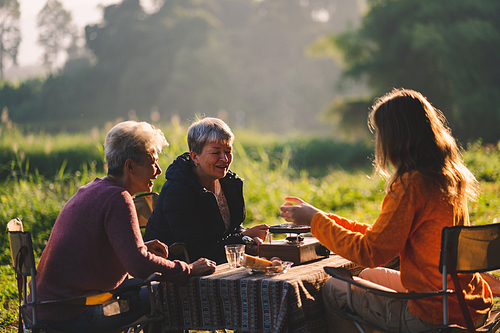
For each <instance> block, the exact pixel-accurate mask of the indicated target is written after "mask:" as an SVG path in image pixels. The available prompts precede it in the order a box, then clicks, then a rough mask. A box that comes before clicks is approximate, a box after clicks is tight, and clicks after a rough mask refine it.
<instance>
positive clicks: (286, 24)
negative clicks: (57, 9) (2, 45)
mask: <svg viewBox="0 0 500 333" xmlns="http://www.w3.org/2000/svg"><path fill="white" fill-rule="evenodd" d="M9 1H10V2H16V1H17V0H4V3H7V2H9ZM49 1H51V2H52V3H57V0H49ZM156 3H157V5H158V7H157V9H156V10H155V11H154V12H152V13H151V12H148V13H146V12H145V11H144V9H143V8H142V7H141V5H140V2H139V0H123V1H122V2H120V3H117V4H114V5H110V6H107V7H105V8H103V17H102V22H100V23H99V24H95V25H88V26H87V27H85V51H82V50H78V48H77V47H76V44H75V43H73V44H71V42H68V44H67V45H73V46H72V47H69V49H71V50H73V51H72V52H73V53H71V54H70V56H69V57H68V61H67V62H66V63H65V65H64V67H62V68H61V70H60V71H58V72H53V73H52V74H51V75H49V76H48V77H46V78H37V79H30V80H26V81H24V82H21V83H18V84H13V83H8V82H3V85H2V87H1V89H0V102H1V103H2V104H3V105H0V107H7V108H8V110H9V115H10V117H11V118H12V119H13V120H14V121H15V122H21V123H22V122H25V123H32V122H36V121H39V122H41V121H44V122H48V121H61V120H64V121H71V120H73V121H76V122H84V121H85V120H93V121H96V123H98V124H99V122H100V123H102V121H105V120H111V119H116V118H117V117H122V118H133V117H135V118H139V119H145V120H151V121H162V120H169V119H170V117H172V116H174V115H179V116H180V118H181V119H182V120H189V119H193V117H194V115H195V114H207V115H214V116H220V117H222V118H225V119H226V121H228V122H229V123H230V124H231V125H232V126H234V125H237V126H240V125H241V126H248V127H253V128H257V129H261V130H272V131H275V132H284V133H286V132H290V131H294V130H297V129H302V130H308V129H309V130H311V129H313V128H315V127H314V126H317V125H318V124H320V123H325V119H328V120H329V121H331V124H332V125H333V126H334V130H333V131H332V132H334V133H335V134H338V136H342V137H343V138H348V139H351V140H364V139H367V138H369V132H368V129H367V126H366V116H367V113H368V109H369V107H370V105H371V104H372V102H373V100H374V98H376V97H377V96H381V95H383V94H384V93H386V92H388V91H390V90H391V89H392V88H393V87H405V88H410V89H415V90H418V91H421V92H422V93H423V94H424V95H425V96H427V97H428V99H429V100H430V101H431V102H432V103H433V104H434V106H435V107H437V108H439V109H441V110H442V111H443V112H444V114H445V115H446V117H447V118H448V120H449V122H450V127H451V128H452V129H453V134H455V135H456V136H457V137H458V138H459V139H460V141H461V142H462V143H466V142H468V141H472V140H477V139H479V138H481V139H482V140H483V141H484V142H488V143H496V142H498V141H499V140H500V132H498V131H497V130H496V126H497V124H499V122H500V94H498V91H499V88H500V87H499V85H500V79H499V78H500V76H499V75H498V74H499V71H500V62H499V61H498V59H497V58H498V52H497V50H498V49H500V26H499V25H500V21H498V20H497V17H498V16H499V14H500V3H499V2H498V1H496V0H481V1H470V0H453V1H452V0H366V5H367V7H360V2H358V1H350V0H336V1H335V0H330V1H327V0H307V1H306V0H302V1H289V0H273V1H267V0H263V1H254V0H217V1H216V0H205V1H195V0H169V1H163V2H161V1H159V2H156ZM0 7H1V6H0ZM362 10H364V11H363V12H362ZM61 29H62V28H61ZM55 30H58V29H55ZM67 31H71V29H69V28H68V30H67ZM69 35H71V34H69ZM69 35H68V36H69ZM0 38H1V36H0ZM53 49H54V48H53ZM51 59H55V60H52V63H56V59H57V58H56V57H54V56H52V57H51ZM332 59H333V60H334V61H332Z"/></svg>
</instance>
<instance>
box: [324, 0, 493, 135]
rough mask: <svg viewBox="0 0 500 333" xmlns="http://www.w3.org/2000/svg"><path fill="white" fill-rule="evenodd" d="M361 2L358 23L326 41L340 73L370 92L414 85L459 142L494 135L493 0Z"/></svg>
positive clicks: (381, 0)
mask: <svg viewBox="0 0 500 333" xmlns="http://www.w3.org/2000/svg"><path fill="white" fill-rule="evenodd" d="M368 3H369V5H370V6H371V8H370V10H369V11H368V12H367V14H366V15H365V17H364V18H363V20H362V25H361V27H360V28H359V29H356V30H350V31H348V32H345V33H342V34H339V35H336V36H333V37H332V38H330V39H329V41H328V42H327V44H328V43H331V44H334V45H335V46H336V47H337V49H338V50H340V52H341V55H342V57H343V62H344V65H345V67H344V72H343V77H342V78H343V79H345V78H354V79H362V80H366V82H367V83H368V85H369V87H370V90H371V96H380V95H382V94H384V93H386V92H388V91H390V90H391V89H392V88H393V87H404V88H410V89H415V90H418V91H420V92H422V93H423V94H424V95H425V96H427V97H428V99H429V100H430V101H431V102H432V103H433V104H434V106H435V107H437V108H439V109H441V110H442V111H443V112H444V114H445V115H446V117H447V118H448V121H449V122H450V126H451V128H452V129H453V132H454V134H455V135H456V136H457V137H458V138H459V139H460V140H461V141H462V142H465V141H469V140H474V139H477V138H482V139H483V140H484V141H485V142H491V143H496V142H497V141H498V140H500V132H499V131H498V124H499V123H500V94H498V91H499V90H500V54H499V53H498V50H499V49H500V21H499V20H498V17H499V15H500V2H499V1H497V0H483V1H470V0H370V1H368ZM365 114H366V112H365ZM359 121H363V122H366V117H364V119H360V120H359Z"/></svg>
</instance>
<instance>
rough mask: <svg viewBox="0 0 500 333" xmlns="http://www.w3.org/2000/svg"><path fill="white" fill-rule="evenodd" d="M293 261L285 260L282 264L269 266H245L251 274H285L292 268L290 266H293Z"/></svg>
mask: <svg viewBox="0 0 500 333" xmlns="http://www.w3.org/2000/svg"><path fill="white" fill-rule="evenodd" d="M292 265H293V262H291V261H283V262H282V263H281V266H269V267H250V266H245V265H243V267H245V269H246V270H247V271H248V273H250V274H265V275H277V274H284V273H286V272H288V271H289V270H290V267H292Z"/></svg>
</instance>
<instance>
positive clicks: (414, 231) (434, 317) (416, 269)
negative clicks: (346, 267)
mask: <svg viewBox="0 0 500 333" xmlns="http://www.w3.org/2000/svg"><path fill="white" fill-rule="evenodd" d="M408 177H410V178H409V179H408ZM403 184H405V185H404V186H403ZM457 224H465V225H468V224H469V221H468V216H467V219H466V221H463V220H460V221H459V220H458V219H457V217H456V216H455V215H454V213H453V207H452V205H451V204H450V203H449V202H448V201H447V200H446V198H444V196H443V194H442V193H441V192H440V190H439V189H437V188H434V190H432V191H431V192H429V191H428V189H427V187H426V184H425V179H424V178H423V177H422V175H421V174H419V173H417V172H413V173H412V174H411V176H409V175H408V174H405V175H403V180H402V182H401V181H400V180H398V181H397V182H396V183H395V184H394V185H393V187H392V190H391V191H390V192H389V193H388V194H387V195H386V197H385V198H384V201H383V204H382V212H381V214H380V215H379V217H378V218H377V220H376V221H375V222H374V223H373V225H370V224H365V223H358V222H356V221H350V220H347V219H345V218H342V217H340V216H337V215H334V214H326V215H325V214H322V213H317V214H316V215H315V216H314V218H313V220H312V222H311V232H312V234H313V235H314V236H315V237H316V238H317V239H318V240H319V241H320V242H321V243H322V244H323V245H325V246H326V247H328V248H329V249H330V250H332V251H333V252H335V253H337V254H339V255H341V256H342V257H344V258H347V259H349V260H351V261H353V262H354V263H356V264H358V265H360V266H363V267H377V266H381V265H384V264H386V263H388V262H389V261H390V260H392V259H393V258H394V257H395V256H396V255H398V254H399V255H400V259H401V266H400V271H401V283H402V285H403V286H404V287H405V288H406V289H407V290H408V291H415V292H423V291H433V290H440V289H441V288H442V277H441V273H439V269H438V266H439V254H440V245H441V230H442V229H443V227H445V226H453V225H457ZM460 282H461V284H462V287H463V288H464V294H465V298H466V300H467V304H468V306H469V308H470V312H471V314H472V319H473V320H474V321H476V320H478V319H479V318H480V317H481V316H482V315H484V314H486V313H487V312H488V311H489V310H490V308H491V307H492V302H493V298H492V293H491V289H490V287H489V286H488V284H487V283H486V282H485V281H484V280H483V279H482V277H481V276H480V275H479V274H477V273H476V274H463V275H460ZM448 285H449V286H450V287H449V288H453V283H452V281H451V278H449V281H448ZM409 308H410V311H411V313H412V314H414V315H416V316H417V317H419V318H421V319H423V320H425V321H427V322H429V323H431V324H433V325H438V324H442V322H443V305H442V298H440V297H431V298H426V299H421V300H413V301H409ZM449 309H450V311H449V320H450V323H456V324H459V325H465V322H464V320H463V319H462V314H461V311H460V307H459V304H458V300H457V298H456V296H451V297H450V298H449Z"/></svg>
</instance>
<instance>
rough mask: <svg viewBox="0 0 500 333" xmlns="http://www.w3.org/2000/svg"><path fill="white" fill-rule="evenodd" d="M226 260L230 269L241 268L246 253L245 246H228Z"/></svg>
mask: <svg viewBox="0 0 500 333" xmlns="http://www.w3.org/2000/svg"><path fill="white" fill-rule="evenodd" d="M225 248H226V258H227V262H228V263H229V267H230V268H237V267H240V266H241V261H242V260H243V254H244V253H245V245H244V244H230V245H226V246H225Z"/></svg>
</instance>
